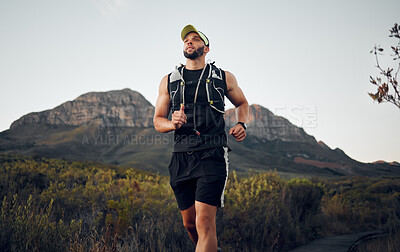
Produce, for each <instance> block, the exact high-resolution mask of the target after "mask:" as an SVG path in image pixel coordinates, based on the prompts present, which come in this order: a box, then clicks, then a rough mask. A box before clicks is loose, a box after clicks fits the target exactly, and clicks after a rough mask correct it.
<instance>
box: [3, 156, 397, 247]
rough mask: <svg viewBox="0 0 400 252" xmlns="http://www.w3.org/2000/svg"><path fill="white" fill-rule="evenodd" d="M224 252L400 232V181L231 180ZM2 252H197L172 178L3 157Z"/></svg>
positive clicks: (223, 218)
mask: <svg viewBox="0 0 400 252" xmlns="http://www.w3.org/2000/svg"><path fill="white" fill-rule="evenodd" d="M225 198H226V204H225V208H224V209H220V210H219V211H218V220H217V229H218V230H217V231H218V239H219V244H220V246H221V247H222V248H223V249H224V250H225V251H285V250H288V249H290V248H294V247H296V246H299V245H301V244H303V243H305V242H307V241H310V240H313V239H317V238H319V237H323V236H328V235H334V234H341V233H348V232H354V231H361V230H371V229H385V230H388V231H390V232H391V233H398V229H399V227H400V221H399V216H400V178H393V177H391V178H367V177H342V178H337V179H334V180H333V179H329V180H327V179H325V180H322V179H310V180H308V179H291V180H285V179H283V178H281V177H279V176H278V174H277V173H276V172H268V173H249V174H248V175H246V176H244V177H239V176H237V174H236V173H234V172H233V173H231V174H230V179H229V182H228V185H227V189H226V195H225ZM0 199H1V200H2V201H1V203H0V207H1V216H0V230H1V232H0V250H2V251H193V250H194V246H193V244H191V241H190V239H189V237H188V235H187V234H186V231H185V230H184V228H183V226H182V224H181V221H182V220H181V217H180V213H179V211H178V209H177V205H176V202H175V198H174V195H173V192H172V190H171V189H170V186H169V178H168V177H165V176H161V175H158V174H155V173H150V172H143V171H140V170H138V169H134V168H129V167H121V166H115V165H105V164H100V163H95V162H72V161H68V160H56V159H45V158H41V157H38V156H36V157H22V156H16V155H6V154H0Z"/></svg>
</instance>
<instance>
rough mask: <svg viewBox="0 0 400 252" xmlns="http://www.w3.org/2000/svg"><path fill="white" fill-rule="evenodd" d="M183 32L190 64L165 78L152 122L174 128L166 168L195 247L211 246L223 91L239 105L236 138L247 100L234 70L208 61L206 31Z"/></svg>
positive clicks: (202, 251) (218, 197)
mask: <svg viewBox="0 0 400 252" xmlns="http://www.w3.org/2000/svg"><path fill="white" fill-rule="evenodd" d="M181 37H182V40H183V54H184V56H185V57H186V65H183V66H180V67H177V68H176V69H175V71H173V72H172V73H170V74H168V75H166V76H165V77H164V78H163V79H162V80H161V83H160V86H159V95H158V98H157V102H156V108H155V113H154V118H153V122H154V127H155V129H156V130H157V131H159V132H170V131H174V147H173V153H172V158H171V162H170V164H169V167H168V169H169V173H170V184H171V187H172V189H173V191H174V193H175V196H176V200H177V202H178V207H179V209H180V210H181V214H182V218H183V225H184V226H185V228H186V230H187V231H188V233H189V236H190V238H191V239H192V241H193V242H194V243H195V245H196V251H197V252H213V251H217V233H216V224H215V219H216V213H217V207H223V203H224V202H223V199H224V190H225V186H226V181H227V178H228V146H227V134H226V132H225V121H224V117H223V114H224V113H225V107H224V97H225V96H226V97H227V98H228V99H229V100H230V101H231V102H232V104H233V105H234V106H235V107H236V111H237V119H238V123H237V124H236V125H235V126H234V127H232V128H231V129H230V130H229V135H232V136H233V137H234V138H235V139H236V140H237V141H242V140H243V139H244V138H245V137H246V125H245V122H247V119H248V114H249V105H248V103H247V100H246V98H245V96H244V94H243V92H242V90H241V89H240V87H239V86H238V84H237V81H236V78H235V76H234V75H233V74H232V73H230V72H228V71H223V70H221V69H220V68H217V67H216V66H215V65H214V63H209V62H207V63H206V60H205V56H206V54H207V53H208V52H209V51H210V47H209V45H210V44H209V40H208V38H207V37H206V36H205V35H204V33H202V32H200V31H198V30H197V29H196V28H195V27H193V26H192V25H187V26H185V27H184V28H183V30H182V32H181ZM170 110H171V112H172V116H171V118H170V119H169V118H168V115H169V111H170Z"/></svg>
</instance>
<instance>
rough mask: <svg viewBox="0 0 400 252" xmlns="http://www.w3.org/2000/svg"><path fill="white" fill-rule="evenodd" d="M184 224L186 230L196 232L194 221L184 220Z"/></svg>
mask: <svg viewBox="0 0 400 252" xmlns="http://www.w3.org/2000/svg"><path fill="white" fill-rule="evenodd" d="M183 226H184V227H185V228H186V230H187V231H188V232H190V233H194V232H196V223H194V222H192V221H184V222H183Z"/></svg>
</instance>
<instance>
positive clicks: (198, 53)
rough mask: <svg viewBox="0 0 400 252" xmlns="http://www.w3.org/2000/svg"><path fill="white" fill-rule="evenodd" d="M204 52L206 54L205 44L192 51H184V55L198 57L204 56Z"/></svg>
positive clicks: (191, 57) (189, 57) (188, 57)
mask: <svg viewBox="0 0 400 252" xmlns="http://www.w3.org/2000/svg"><path fill="white" fill-rule="evenodd" d="M203 54H204V46H202V47H200V48H198V49H196V50H194V51H193V52H192V53H188V52H185V51H183V55H184V56H185V57H186V58H187V59H197V58H198V57H200V56H202V55H203Z"/></svg>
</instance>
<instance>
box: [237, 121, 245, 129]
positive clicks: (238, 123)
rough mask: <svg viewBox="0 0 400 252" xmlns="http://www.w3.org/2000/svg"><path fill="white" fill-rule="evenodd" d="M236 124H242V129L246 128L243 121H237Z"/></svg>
mask: <svg viewBox="0 0 400 252" xmlns="http://www.w3.org/2000/svg"><path fill="white" fill-rule="evenodd" d="M238 124H240V125H242V127H243V129H244V130H246V129H247V127H246V124H245V123H244V122H238V123H236V125H238Z"/></svg>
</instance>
